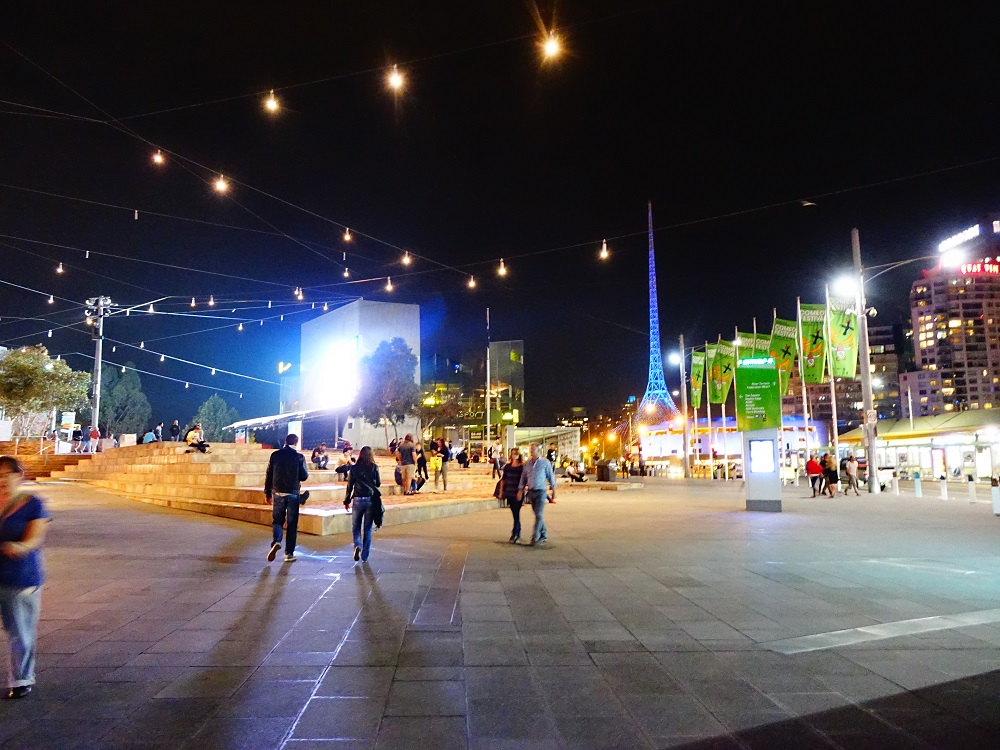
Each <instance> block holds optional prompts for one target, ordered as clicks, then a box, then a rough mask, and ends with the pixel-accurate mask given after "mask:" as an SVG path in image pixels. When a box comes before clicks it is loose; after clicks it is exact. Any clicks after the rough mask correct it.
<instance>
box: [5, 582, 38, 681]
mask: <svg viewBox="0 0 1000 750" xmlns="http://www.w3.org/2000/svg"><path fill="white" fill-rule="evenodd" d="M41 609H42V587H41V586H32V587H31V588H28V589H15V588H11V587H9V586H0V616H2V620H3V629H4V630H6V631H7V640H8V641H9V642H10V668H11V672H12V674H13V677H14V681H13V682H12V683H11V687H21V686H22V685H34V684H35V640H36V639H37V635H38V615H39V613H40V612H41Z"/></svg>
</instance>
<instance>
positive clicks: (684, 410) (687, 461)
mask: <svg viewBox="0 0 1000 750" xmlns="http://www.w3.org/2000/svg"><path fill="white" fill-rule="evenodd" d="M680 347H681V350H680V354H679V356H678V357H677V364H678V365H679V366H680V368H681V417H682V418H683V419H684V429H683V437H682V439H683V441H684V478H685V479H690V478H691V433H690V430H689V426H688V399H687V368H685V366H684V334H681V336H680ZM671 359H672V357H671Z"/></svg>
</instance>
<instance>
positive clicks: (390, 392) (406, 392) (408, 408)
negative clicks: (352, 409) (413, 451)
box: [357, 338, 421, 445]
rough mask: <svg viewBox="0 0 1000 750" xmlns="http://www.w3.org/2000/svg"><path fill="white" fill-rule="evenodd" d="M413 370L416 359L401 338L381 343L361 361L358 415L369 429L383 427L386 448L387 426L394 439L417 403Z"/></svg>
mask: <svg viewBox="0 0 1000 750" xmlns="http://www.w3.org/2000/svg"><path fill="white" fill-rule="evenodd" d="M416 368H417V357H416V355H415V354H414V353H413V350H412V349H410V347H408V346H407V345H406V342H405V341H404V340H403V339H401V338H392V339H389V340H388V341H383V342H382V343H380V344H379V345H378V347H377V348H376V349H375V351H374V352H373V353H372V355H371V356H370V357H365V358H364V359H363V360H362V361H361V388H360V390H359V391H358V399H357V407H358V414H359V416H361V417H362V418H363V419H364V420H365V421H366V422H368V423H369V424H371V425H380V424H381V425H382V426H383V428H384V429H385V442H386V445H388V443H389V425H390V424H391V425H392V431H393V433H394V434H395V436H396V438H397V439H398V438H399V430H398V429H397V428H398V425H399V423H400V422H402V421H403V420H404V419H406V416H407V415H408V414H413V413H414V412H415V411H416V408H417V404H418V403H420V396H421V394H420V386H418V385H417V384H416V383H415V382H413V373H414V371H415V370H416Z"/></svg>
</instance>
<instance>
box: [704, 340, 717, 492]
mask: <svg viewBox="0 0 1000 750" xmlns="http://www.w3.org/2000/svg"><path fill="white" fill-rule="evenodd" d="M711 377H712V373H710V372H709V371H708V342H707V341H706V342H705V382H706V383H710V382H711ZM711 393H712V389H711V387H709V388H706V389H705V412H706V413H707V414H708V478H709V479H715V431H714V430H713V429H712V396H711Z"/></svg>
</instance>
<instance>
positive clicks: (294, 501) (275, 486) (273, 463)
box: [264, 435, 309, 562]
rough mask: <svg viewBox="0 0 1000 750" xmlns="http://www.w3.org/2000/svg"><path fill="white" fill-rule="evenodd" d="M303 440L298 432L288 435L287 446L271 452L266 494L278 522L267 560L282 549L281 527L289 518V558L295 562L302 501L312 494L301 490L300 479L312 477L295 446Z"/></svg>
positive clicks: (273, 516) (275, 522) (289, 560)
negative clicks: (296, 538)
mask: <svg viewBox="0 0 1000 750" xmlns="http://www.w3.org/2000/svg"><path fill="white" fill-rule="evenodd" d="M298 444H299V436H298V435H289V436H288V437H286V438H285V447H284V448H281V449H280V450H276V451H275V452H274V453H272V454H271V458H270V460H268V462H267V475H266V476H265V478H264V497H265V498H266V499H267V502H268V503H270V504H271V506H272V510H271V518H272V520H273V522H274V534H273V536H272V539H273V541H272V543H271V549H270V551H269V552H268V553H267V561H268V562H274V558H275V557H276V556H277V554H278V550H279V549H281V527H282V526H284V525H285V519H286V518H287V519H288V539H287V541H286V542H285V562H295V537H296V535H297V533H298V527H299V504H300V503H304V502H305V501H306V499H307V498H308V497H309V493H308V492H303V493H301V494H300V492H299V489H300V486H299V485H300V483H301V482H304V481H305V480H306V479H308V478H309V472H308V471H306V459H305V457H304V456H303V455H302V454H301V453H299V452H298V450H297V449H296V448H295V446H296V445H298Z"/></svg>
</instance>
